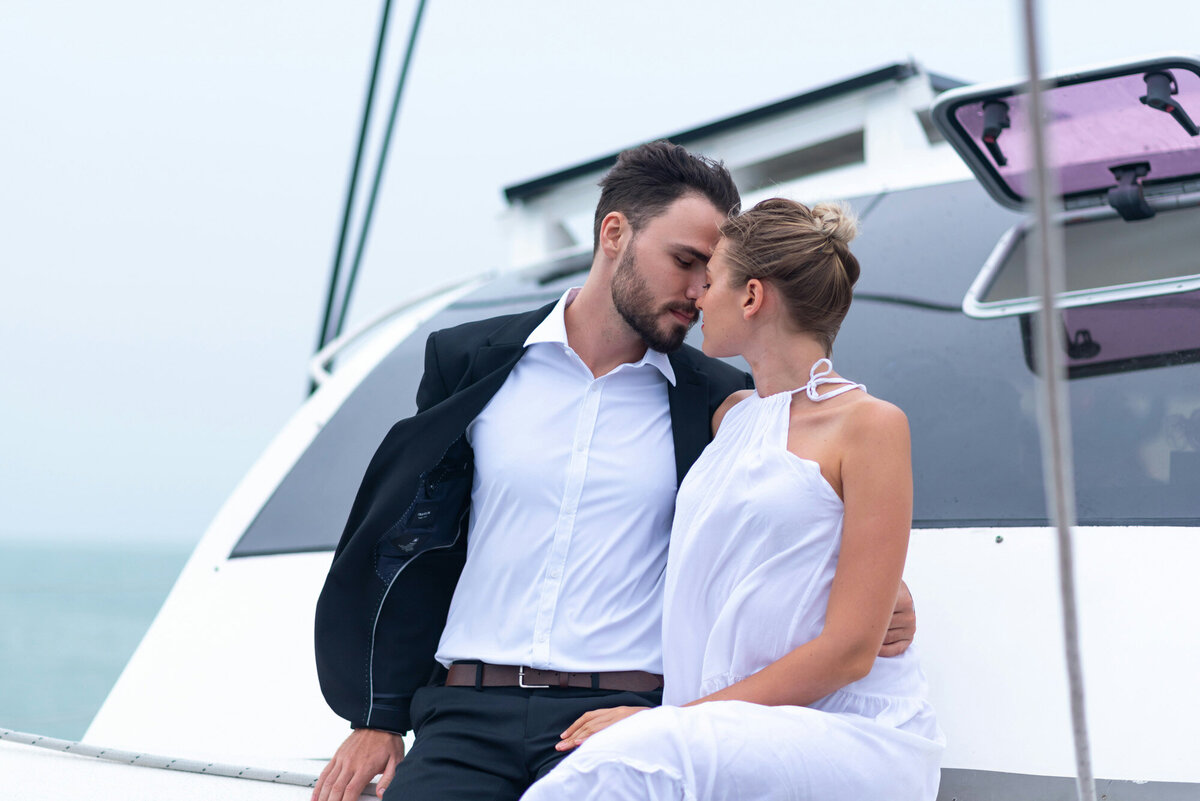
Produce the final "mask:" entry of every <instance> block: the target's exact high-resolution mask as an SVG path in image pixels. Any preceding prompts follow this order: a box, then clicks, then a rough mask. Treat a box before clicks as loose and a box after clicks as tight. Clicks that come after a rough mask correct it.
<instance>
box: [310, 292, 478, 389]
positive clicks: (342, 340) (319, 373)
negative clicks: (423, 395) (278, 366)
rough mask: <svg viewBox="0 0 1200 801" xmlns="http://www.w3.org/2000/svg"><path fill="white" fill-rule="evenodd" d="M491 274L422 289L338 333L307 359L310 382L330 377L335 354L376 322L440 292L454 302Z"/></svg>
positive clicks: (385, 320) (419, 303)
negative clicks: (450, 297)
mask: <svg viewBox="0 0 1200 801" xmlns="http://www.w3.org/2000/svg"><path fill="white" fill-rule="evenodd" d="M492 277H493V276H492V275H491V274H489V275H484V276H475V277H472V278H468V279H466V280H464V281H458V282H456V283H454V284H450V285H449V286H443V287H440V288H438V289H435V290H432V291H430V292H425V293H423V294H421V295H418V296H417V297H415V298H412V299H410V300H407V301H405V302H404V303H401V304H400V305H399V306H395V307H393V308H391V309H389V310H387V311H385V312H383V313H381V314H379V315H377V316H375V317H373V318H371V319H370V320H368V321H367V322H365V323H363V324H362V325H360V326H358V327H357V328H355V329H353V330H351V331H349V332H347V333H345V334H342V335H341V336H340V337H338V338H337V339H335V340H333V341H332V342H330V343H329V344H328V345H326V346H325V347H323V348H321V349H320V350H319V351H317V352H316V353H314V354H313V356H312V358H311V359H309V362H308V375H309V377H310V378H311V379H312V380H313V383H314V384H315V385H316V386H317V387H320V386H321V385H322V384H324V383H325V382H326V381H328V380H329V379H330V378H332V377H333V370H332V369H331V367H332V364H333V361H334V360H335V359H336V358H337V357H338V356H340V355H342V354H343V353H344V352H345V351H346V350H347V349H348V348H350V346H352V345H354V344H355V343H356V342H358V340H360V339H362V338H363V337H364V336H366V335H367V334H369V333H371V332H372V331H374V330H375V329H376V328H378V327H379V326H381V325H383V324H384V323H386V322H388V321H389V320H391V319H393V318H395V317H398V316H400V315H401V314H405V313H407V312H410V311H412V310H414V309H416V308H417V307H418V306H420V305H422V304H424V303H428V302H429V301H431V300H436V299H437V298H440V297H443V296H447V295H452V296H453V298H452V299H451V302H453V300H454V299H457V298H458V297H461V296H462V295H464V294H466V293H467V292H469V291H470V290H472V289H475V288H476V287H478V286H481V285H482V284H483V283H485V282H486V281H487V280H488V279H489V278H492Z"/></svg>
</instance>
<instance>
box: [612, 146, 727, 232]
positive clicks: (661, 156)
mask: <svg viewBox="0 0 1200 801" xmlns="http://www.w3.org/2000/svg"><path fill="white" fill-rule="evenodd" d="M686 194H698V195H701V196H703V197H705V198H707V199H708V201H709V202H711V203H712V204H713V205H714V206H716V207H717V209H719V210H720V211H721V212H723V213H725V214H735V213H737V210H738V207H739V206H740V205H741V202H742V199H741V196H740V195H738V190H737V187H736V186H734V183H733V177H732V176H730V174H729V170H727V169H725V165H724V164H723V163H722V162H719V161H713V160H712V159H709V158H705V157H704V156H693V155H692V154H691V153H689V152H687V151H686V150H684V149H683V148H682V147H680V146H679V145H674V144H671V143H670V142H668V141H666V140H660V141H658V142H649V143H647V144H644V145H640V146H638V147H633V148H630V149H629V150H626V151H624V152H622V153H621V155H619V156H617V163H616V165H615V166H614V167H613V168H612V169H611V170H609V171H608V174H607V175H605V176H604V177H603V178H601V179H600V202H599V203H597V204H596V218H595V222H594V223H593V225H592V247H593V248H596V247H599V245H600V223H601V221H603V220H604V218H605V217H606V216H608V214H609V213H611V212H614V211H619V212H621V213H622V214H624V215H625V218H626V219H628V220H629V224H630V226H632V227H633V230H634V231H635V232H636V231H637V230H638V229H639V228H641V227H642V226H643V225H644V224H645V223H647V222H648V221H650V220H652V219H653V218H655V217H657V216H658V215H659V214H662V213H663V212H664V211H666V209H667V206H670V205H671V204H672V203H674V202H675V201H676V200H678V199H679V198H681V197H683V196H684V195H686Z"/></svg>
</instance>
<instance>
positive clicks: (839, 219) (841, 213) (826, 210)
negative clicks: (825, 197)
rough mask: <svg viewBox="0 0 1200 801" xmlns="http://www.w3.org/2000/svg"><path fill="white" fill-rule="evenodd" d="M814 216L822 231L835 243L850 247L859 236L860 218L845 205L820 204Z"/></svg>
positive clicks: (815, 208)
mask: <svg viewBox="0 0 1200 801" xmlns="http://www.w3.org/2000/svg"><path fill="white" fill-rule="evenodd" d="M812 214H813V218H814V219H815V220H816V221H817V223H818V225H819V227H820V229H821V231H822V232H823V233H824V234H825V235H826V236H828V237H829V238H830V239H832V240H833V241H835V242H841V243H842V244H843V245H849V244H850V243H851V242H853V241H854V237H856V236H858V217H857V216H855V214H854V211H853V210H852V209H851V208H850V207H849V206H848V205H846V204H845V203H830V202H825V203H818V204H817V205H815V206H813V208H812Z"/></svg>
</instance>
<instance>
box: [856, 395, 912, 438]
mask: <svg viewBox="0 0 1200 801" xmlns="http://www.w3.org/2000/svg"><path fill="white" fill-rule="evenodd" d="M855 394H857V395H858V398H856V402H855V403H852V404H847V406H846V416H845V425H844V427H843V430H844V431H845V435H846V438H847V440H848V441H849V443H850V444H851V445H865V446H872V445H875V446H877V445H879V444H882V443H883V442H885V441H888V440H898V441H901V442H903V443H905V444H906V445H907V443H908V438H909V434H908V416H907V415H906V414H904V411H903V410H901V408H900V407H899V406H897V405H896V404H894V403H891V402H889V401H885V400H884V399H882V398H877V397H875V396H874V395H868V394H867V393H865V392H863V393H855Z"/></svg>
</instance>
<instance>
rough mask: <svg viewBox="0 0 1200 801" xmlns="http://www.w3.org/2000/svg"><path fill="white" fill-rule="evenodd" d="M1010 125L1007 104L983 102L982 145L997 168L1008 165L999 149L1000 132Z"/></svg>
mask: <svg viewBox="0 0 1200 801" xmlns="http://www.w3.org/2000/svg"><path fill="white" fill-rule="evenodd" d="M1011 124H1012V123H1011V122H1009V119H1008V104H1007V103H1005V102H1004V101H1003V100H985V101H983V145H984V147H986V148H987V151H988V152H989V153H991V154H992V158H993V159H995V160H996V166H997V167H1004V166H1007V165H1008V159H1007V158H1006V157H1005V156H1004V151H1003V150H1001V149H1000V132H1001V131H1003V130H1004V129H1005V128H1007V127H1009V125H1011Z"/></svg>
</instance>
